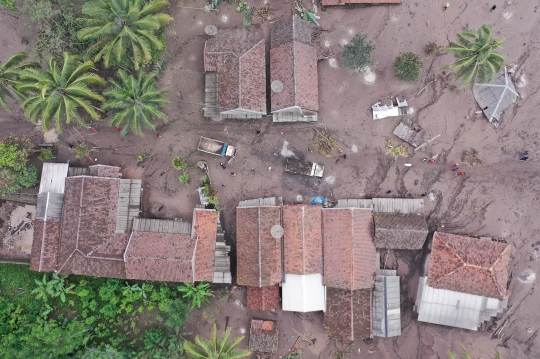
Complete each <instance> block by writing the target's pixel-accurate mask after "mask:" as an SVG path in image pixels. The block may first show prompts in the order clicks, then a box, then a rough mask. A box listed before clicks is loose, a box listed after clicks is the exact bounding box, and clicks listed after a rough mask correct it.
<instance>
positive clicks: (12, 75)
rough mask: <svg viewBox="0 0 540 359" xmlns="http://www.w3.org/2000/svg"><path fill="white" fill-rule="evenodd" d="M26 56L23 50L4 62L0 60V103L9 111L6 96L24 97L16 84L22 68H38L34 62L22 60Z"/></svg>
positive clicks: (18, 81)
mask: <svg viewBox="0 0 540 359" xmlns="http://www.w3.org/2000/svg"><path fill="white" fill-rule="evenodd" d="M27 57H28V54H27V53H26V52H24V51H21V52H17V53H16V54H15V55H13V56H11V57H10V58H9V59H8V60H7V61H6V62H5V63H4V64H2V63H1V62H0V105H1V106H2V107H3V108H4V109H5V110H6V111H10V112H11V107H9V106H8V104H7V103H6V97H11V98H19V99H24V98H25V96H24V94H23V93H21V92H20V91H19V90H18V89H17V86H18V85H20V84H21V82H20V75H21V72H22V71H23V70H24V69H29V68H38V67H39V65H38V64H37V63H35V62H23V61H24V60H26V58H27Z"/></svg>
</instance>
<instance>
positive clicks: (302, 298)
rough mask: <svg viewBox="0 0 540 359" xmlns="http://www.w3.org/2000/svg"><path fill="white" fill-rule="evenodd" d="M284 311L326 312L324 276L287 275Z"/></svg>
mask: <svg viewBox="0 0 540 359" xmlns="http://www.w3.org/2000/svg"><path fill="white" fill-rule="evenodd" d="M282 290H283V295H282V296H283V298H282V309H283V310H287V311H291V312H302V313H306V312H316V311H320V310H322V311H323V312H325V311H326V287H325V286H323V281H322V274H319V273H317V274H307V275H298V274H285V281H284V282H283V285H282Z"/></svg>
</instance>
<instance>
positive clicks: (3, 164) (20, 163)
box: [0, 135, 39, 196]
mask: <svg viewBox="0 0 540 359" xmlns="http://www.w3.org/2000/svg"><path fill="white" fill-rule="evenodd" d="M33 147H34V145H33V144H32V142H31V141H30V139H29V138H28V137H26V136H23V137H21V138H17V137H15V136H14V135H10V136H9V137H8V138H6V139H5V140H3V141H1V142H0V194H1V195H4V196H5V195H8V194H11V193H13V192H15V191H17V190H19V189H21V188H23V187H24V188H29V187H33V186H35V185H36V184H37V183H38V182H39V180H38V170H37V168H36V166H31V165H30V166H28V165H26V163H27V162H28V157H29V156H30V155H31V153H32V148H33Z"/></svg>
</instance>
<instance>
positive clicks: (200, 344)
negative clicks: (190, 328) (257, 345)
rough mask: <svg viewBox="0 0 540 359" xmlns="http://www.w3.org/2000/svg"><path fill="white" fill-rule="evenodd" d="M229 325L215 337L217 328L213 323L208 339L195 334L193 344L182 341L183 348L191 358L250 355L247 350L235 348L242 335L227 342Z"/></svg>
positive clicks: (232, 357) (229, 332) (228, 358)
mask: <svg viewBox="0 0 540 359" xmlns="http://www.w3.org/2000/svg"><path fill="white" fill-rule="evenodd" d="M231 330H232V329H231V327H228V328H227V329H226V330H225V332H223V334H222V335H221V336H220V337H219V338H217V328H216V324H215V323H214V329H213V330H212V334H211V335H210V339H201V338H199V336H198V335H197V337H195V344H194V343H191V342H189V341H187V340H186V341H184V350H185V351H186V354H187V355H188V356H189V357H190V358H192V359H239V358H245V357H247V356H249V355H251V352H250V351H249V350H245V349H235V348H236V347H237V346H238V344H240V342H241V341H242V340H243V339H244V337H243V336H242V337H238V338H235V339H233V340H232V342H230V343H227V341H228V340H229V336H230V335H231Z"/></svg>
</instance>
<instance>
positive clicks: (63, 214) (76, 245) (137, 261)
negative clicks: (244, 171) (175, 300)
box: [30, 163, 231, 283]
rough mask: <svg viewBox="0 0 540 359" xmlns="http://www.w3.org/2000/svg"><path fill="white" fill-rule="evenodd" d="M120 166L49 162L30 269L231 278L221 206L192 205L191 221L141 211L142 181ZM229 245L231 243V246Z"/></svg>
mask: <svg viewBox="0 0 540 359" xmlns="http://www.w3.org/2000/svg"><path fill="white" fill-rule="evenodd" d="M121 177H122V174H121V172H120V167H114V166H105V165H96V166H90V167H89V169H73V170H72V169H71V168H69V166H68V164H52V163H45V164H44V166H43V174H42V185H41V186H40V193H39V195H38V204H37V214H36V220H35V222H34V241H33V243H32V257H31V263H30V269H32V270H36V271H39V272H56V273H58V274H78V275H89V276H96V277H109V278H120V279H140V280H159V281H170V282H191V283H193V282H196V281H208V282H216V283H230V282H231V275H230V265H229V268H225V269H224V268H223V265H222V261H219V263H220V267H219V268H216V267H215V265H216V263H217V262H218V261H216V259H215V258H216V256H220V257H222V256H223V248H222V247H220V248H218V247H217V246H216V239H217V237H218V235H217V232H218V225H219V221H218V212H217V211H216V210H214V209H205V208H195V209H194V211H193V221H192V222H184V221H177V220H163V219H144V218H139V212H140V204H141V192H142V188H141V180H134V179H123V178H121ZM227 252H228V250H227Z"/></svg>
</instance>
